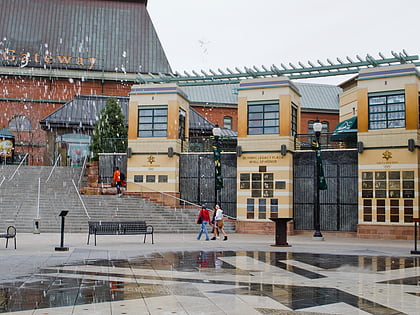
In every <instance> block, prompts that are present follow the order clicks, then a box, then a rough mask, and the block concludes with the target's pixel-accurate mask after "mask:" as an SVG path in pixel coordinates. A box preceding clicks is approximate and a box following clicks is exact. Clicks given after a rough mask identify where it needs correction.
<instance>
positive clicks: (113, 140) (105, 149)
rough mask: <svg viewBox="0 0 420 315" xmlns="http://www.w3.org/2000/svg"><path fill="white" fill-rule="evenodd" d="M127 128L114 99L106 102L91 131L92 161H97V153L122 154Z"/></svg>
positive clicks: (125, 145)
mask: <svg viewBox="0 0 420 315" xmlns="http://www.w3.org/2000/svg"><path fill="white" fill-rule="evenodd" d="M127 133H128V131H127V126H126V125H125V117H124V114H123V113H122V110H121V107H120V105H118V102H117V99H116V98H115V97H109V98H107V100H106V104H105V107H104V108H103V109H102V111H101V114H100V117H99V120H98V121H97V122H96V124H95V127H94V129H93V135H92V143H91V145H90V151H91V152H92V153H93V160H95V161H97V160H98V159H99V156H98V153H123V152H126V150H127Z"/></svg>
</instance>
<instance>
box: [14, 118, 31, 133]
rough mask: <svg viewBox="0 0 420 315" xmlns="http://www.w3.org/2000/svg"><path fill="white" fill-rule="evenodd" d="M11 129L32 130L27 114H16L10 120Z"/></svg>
mask: <svg viewBox="0 0 420 315" xmlns="http://www.w3.org/2000/svg"><path fill="white" fill-rule="evenodd" d="M9 129H10V130H16V131H29V130H32V125H31V121H30V120H29V118H28V117H26V116H21V115H19V116H15V117H13V118H12V119H11V120H10V121H9Z"/></svg>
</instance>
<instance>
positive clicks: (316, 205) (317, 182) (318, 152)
mask: <svg viewBox="0 0 420 315" xmlns="http://www.w3.org/2000/svg"><path fill="white" fill-rule="evenodd" d="M313 129H314V132H315V139H316V141H315V143H314V142H313V143H312V147H313V149H314V150H315V174H314V175H315V192H314V230H315V232H314V235H313V237H312V239H313V240H319V241H323V240H324V237H323V236H322V234H321V224H320V212H321V211H320V203H319V191H320V189H326V184H325V178H324V174H323V170H322V160H321V144H320V142H319V138H320V136H321V130H322V124H321V123H320V122H319V120H318V119H317V120H316V121H315V122H314V124H313ZM321 173H322V174H321ZM321 175H322V178H321ZM321 180H323V183H322V184H323V186H322V187H321ZM324 186H325V187H324Z"/></svg>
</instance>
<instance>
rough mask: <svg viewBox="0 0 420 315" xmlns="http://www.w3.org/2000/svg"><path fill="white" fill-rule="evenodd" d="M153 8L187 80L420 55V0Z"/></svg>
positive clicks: (278, 0) (274, 0)
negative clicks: (190, 75)
mask: <svg viewBox="0 0 420 315" xmlns="http://www.w3.org/2000/svg"><path fill="white" fill-rule="evenodd" d="M147 7H148V12H149V14H150V16H151V19H152V22H153V24H154V26H155V29H156V31H157V33H158V36H159V38H160V40H161V43H162V46H163V48H164V50H165V52H166V56H167V58H168V60H169V63H170V65H171V67H172V70H173V71H178V72H181V73H183V71H188V72H190V71H191V70H195V71H197V72H199V71H200V70H201V69H202V70H205V71H207V70H209V69H212V70H217V69H218V68H220V69H221V70H226V68H230V69H232V70H233V69H234V68H235V67H238V68H240V69H244V67H252V66H257V67H258V68H261V65H264V66H266V67H267V68H269V67H270V66H271V65H273V64H274V65H276V66H278V67H279V68H280V64H281V63H283V64H285V65H288V64H289V63H290V62H291V63H293V64H294V65H296V66H297V63H298V62H299V61H300V62H302V63H303V64H305V65H307V62H308V60H309V61H311V62H312V63H314V64H315V63H316V61H317V60H320V61H321V62H323V63H326V60H327V58H328V59H330V60H331V61H336V58H340V59H343V60H344V59H345V58H346V56H348V57H350V58H351V59H353V60H356V55H359V56H360V57H362V58H365V57H366V55H367V54H369V55H371V56H373V57H374V58H380V57H379V53H382V54H383V55H385V57H391V56H392V55H391V51H394V52H402V51H403V49H405V50H406V52H407V53H408V54H409V55H420V38H419V37H420V27H419V22H418V20H419V12H420V1H419V0H399V1H395V0H347V1H343V0H341V1H340V0H291V1H284V0H257V1H251V0H149V1H148V5H147ZM345 79H346V78H345V77H342V76H341V77H335V78H328V79H316V80H314V79H312V80H310V81H312V82H320V83H337V84H338V83H340V82H342V81H344V80H345ZM322 81H326V82H322Z"/></svg>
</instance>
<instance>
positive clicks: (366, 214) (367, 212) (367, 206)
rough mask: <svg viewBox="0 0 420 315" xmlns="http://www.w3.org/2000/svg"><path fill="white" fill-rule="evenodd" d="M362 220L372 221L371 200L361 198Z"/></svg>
mask: <svg viewBox="0 0 420 315" xmlns="http://www.w3.org/2000/svg"><path fill="white" fill-rule="evenodd" d="M363 221H365V222H372V200H370V199H365V200H363Z"/></svg>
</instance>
